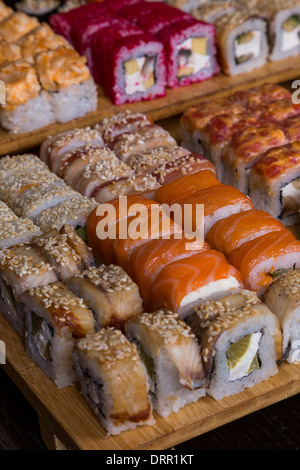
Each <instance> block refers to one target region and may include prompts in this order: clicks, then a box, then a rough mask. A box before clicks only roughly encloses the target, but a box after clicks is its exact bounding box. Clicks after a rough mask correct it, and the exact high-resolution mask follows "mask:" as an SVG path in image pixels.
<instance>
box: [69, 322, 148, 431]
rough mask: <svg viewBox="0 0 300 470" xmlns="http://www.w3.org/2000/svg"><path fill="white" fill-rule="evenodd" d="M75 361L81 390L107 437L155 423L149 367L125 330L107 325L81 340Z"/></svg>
mask: <svg viewBox="0 0 300 470" xmlns="http://www.w3.org/2000/svg"><path fill="white" fill-rule="evenodd" d="M73 363H74V367H75V370H76V373H77V377H78V379H79V383H80V386H81V393H82V395H83V396H84V398H85V399H86V401H87V403H88V404H89V406H90V407H91V409H92V410H93V412H94V413H95V415H96V416H97V418H98V420H99V421H100V423H101V425H102V426H103V428H104V429H105V430H106V431H107V436H109V435H118V434H120V433H121V432H123V431H126V430H130V429H136V427H137V426H141V425H153V424H154V423H155V421H154V418H153V416H152V405H151V402H150V400H149V396H148V390H149V384H148V378H147V375H146V371H145V366H144V365H143V363H142V361H141V359H140V358H139V355H138V353H137V349H136V346H135V345H134V344H131V343H130V342H129V341H128V340H127V338H126V337H125V335H124V334H122V333H121V331H119V330H115V329H113V328H103V329H101V330H100V331H99V332H97V333H95V334H92V335H88V336H87V337H86V338H83V339H81V340H80V341H78V343H77V344H76V347H75V351H74V354H73Z"/></svg>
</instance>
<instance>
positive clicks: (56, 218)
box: [35, 196, 98, 234]
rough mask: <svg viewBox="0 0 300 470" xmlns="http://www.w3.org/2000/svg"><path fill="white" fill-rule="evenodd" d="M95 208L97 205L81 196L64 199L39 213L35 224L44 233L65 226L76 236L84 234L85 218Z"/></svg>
mask: <svg viewBox="0 0 300 470" xmlns="http://www.w3.org/2000/svg"><path fill="white" fill-rule="evenodd" d="M96 207H98V203H96V202H95V201H94V200H93V199H88V198H85V197H83V196H82V197H76V198H71V199H66V200H65V201H62V202H60V203H59V204H58V205H56V206H54V207H50V208H49V209H45V210H43V211H42V212H40V214H39V215H38V216H37V218H36V220H35V223H36V225H37V226H38V227H40V229H41V230H42V231H43V232H44V233H47V232H48V231H49V230H52V229H53V228H56V229H57V230H60V229H61V228H62V226H63V225H65V224H67V225H70V226H71V227H73V228H74V230H76V231H77V233H78V234H80V233H81V232H84V234H85V225H86V221H87V218H88V216H89V215H90V213H91V212H92V211H93V210H94V209H95V208H96Z"/></svg>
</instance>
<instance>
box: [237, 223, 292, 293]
mask: <svg viewBox="0 0 300 470" xmlns="http://www.w3.org/2000/svg"><path fill="white" fill-rule="evenodd" d="M228 259H229V261H230V263H231V264H232V265H233V266H235V267H236V268H237V269H238V270H239V271H240V272H241V274H242V277H243V282H244V284H245V287H246V288H247V289H250V290H254V291H256V292H257V294H258V296H262V295H263V294H264V292H265V291H266V289H267V288H268V287H269V285H270V284H272V282H273V280H274V279H276V277H278V276H280V275H281V274H282V273H284V272H285V271H287V270H290V269H293V268H294V269H296V268H299V266H300V242H299V241H298V240H296V238H295V237H294V235H292V233H291V232H290V231H289V230H286V229H284V230H280V231H276V232H270V233H267V234H265V235H262V236H261V237H258V238H255V239H254V240H251V241H248V242H246V243H243V244H242V245H241V246H240V247H239V248H236V249H235V250H233V251H232V252H231V253H230V255H229V258H228Z"/></svg>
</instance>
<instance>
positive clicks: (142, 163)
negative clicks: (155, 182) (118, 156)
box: [126, 144, 190, 175]
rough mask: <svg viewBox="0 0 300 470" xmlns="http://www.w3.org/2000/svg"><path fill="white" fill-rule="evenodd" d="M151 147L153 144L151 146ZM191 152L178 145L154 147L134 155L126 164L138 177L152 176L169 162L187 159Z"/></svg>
mask: <svg viewBox="0 0 300 470" xmlns="http://www.w3.org/2000/svg"><path fill="white" fill-rule="evenodd" d="M150 145H151V144H150ZM189 153H190V152H189V151H188V150H186V149H184V148H182V147H179V146H177V145H170V146H169V147H160V146H158V147H154V148H150V149H149V150H146V151H143V150H142V151H140V152H138V153H133V155H131V156H129V157H128V159H127V160H126V163H127V164H128V165H129V166H130V167H131V168H132V169H133V171H134V172H135V173H136V174H138V175H147V174H152V173H153V172H154V171H155V170H156V169H158V168H160V167H161V165H164V164H167V163H169V162H174V165H175V161H176V160H177V159H178V158H180V157H185V156H186V155H188V154H189Z"/></svg>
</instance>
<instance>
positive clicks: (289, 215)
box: [249, 141, 300, 226]
mask: <svg viewBox="0 0 300 470" xmlns="http://www.w3.org/2000/svg"><path fill="white" fill-rule="evenodd" d="M299 151H300V144H299V142H298V141H296V142H293V143H291V144H288V145H284V146H282V147H278V148H274V149H271V150H269V151H268V152H266V153H264V154H263V155H262V156H261V157H260V158H259V159H258V160H257V161H256V162H255V164H254V165H253V167H252V169H251V172H250V175H249V186H250V197H251V199H252V201H253V204H254V205H255V207H257V208H258V209H262V210H266V211H267V212H269V213H270V214H271V215H272V216H273V217H275V218H276V219H278V220H280V221H281V222H282V223H283V224H284V225H285V226H292V225H294V224H297V223H298V222H299V208H300V192H299V191H300V188H299V184H300V180H299V175H300V156H299Z"/></svg>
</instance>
